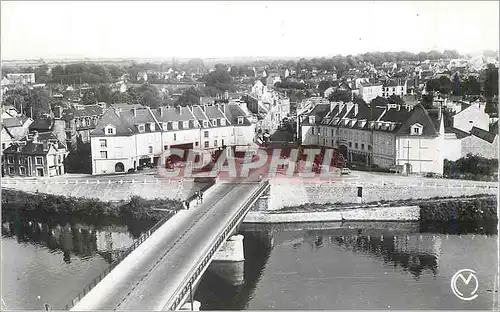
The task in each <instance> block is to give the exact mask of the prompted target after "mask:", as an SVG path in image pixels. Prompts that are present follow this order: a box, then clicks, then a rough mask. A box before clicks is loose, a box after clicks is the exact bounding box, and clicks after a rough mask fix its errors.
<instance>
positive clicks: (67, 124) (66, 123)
mask: <svg viewBox="0 0 500 312" xmlns="http://www.w3.org/2000/svg"><path fill="white" fill-rule="evenodd" d="M64 125H65V126H66V129H69V128H70V123H69V121H68V120H66V122H65V123H64Z"/></svg>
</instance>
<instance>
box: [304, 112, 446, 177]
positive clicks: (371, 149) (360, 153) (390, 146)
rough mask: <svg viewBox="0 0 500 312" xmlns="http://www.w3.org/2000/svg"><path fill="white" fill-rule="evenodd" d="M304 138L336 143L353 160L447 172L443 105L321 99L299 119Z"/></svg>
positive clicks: (317, 142)
mask: <svg viewBox="0 0 500 312" xmlns="http://www.w3.org/2000/svg"><path fill="white" fill-rule="evenodd" d="M301 132H302V135H301V137H302V144H303V145H319V146H324V147H330V148H334V149H336V150H337V151H339V152H340V153H341V154H342V155H343V156H344V158H345V159H347V160H348V161H350V162H360V163H365V164H370V163H372V164H374V165H377V166H380V167H384V168H389V167H391V166H395V165H398V166H402V168H403V170H404V171H405V172H408V173H424V172H434V173H438V174H442V173H443V156H442V145H443V140H444V124H443V118H442V114H441V111H438V112H435V114H434V112H433V113H431V112H427V111H426V110H425V109H424V108H423V107H422V106H421V105H417V106H415V107H413V109H412V110H409V108H407V107H402V106H398V105H388V106H380V107H374V108H373V110H371V109H370V107H369V105H357V104H353V103H346V104H344V103H331V104H319V105H317V106H316V107H315V108H314V109H313V110H312V111H311V112H310V113H309V114H308V115H307V116H306V118H305V120H304V121H303V122H302V125H301Z"/></svg>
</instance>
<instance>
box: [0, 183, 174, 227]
mask: <svg viewBox="0 0 500 312" xmlns="http://www.w3.org/2000/svg"><path fill="white" fill-rule="evenodd" d="M153 208H155V209H153ZM180 209H182V203H181V202H180V201H177V200H172V199H161V198H158V199H144V198H141V197H139V196H132V197H131V198H130V200H121V201H115V202H112V201H101V200H99V199H95V198H79V197H72V196H61V195H53V194H42V193H27V192H23V191H19V190H11V189H2V211H3V212H15V211H19V212H20V213H26V214H30V215H38V216H47V215H48V216H59V217H62V218H67V217H79V218H85V217H90V218H101V217H108V218H124V219H127V220H147V221H158V220H160V219H162V218H164V217H166V216H168V215H170V214H174V213H175V212H177V211H179V210H180Z"/></svg>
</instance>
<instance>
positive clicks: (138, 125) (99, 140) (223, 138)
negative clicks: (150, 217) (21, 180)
mask: <svg viewBox="0 0 500 312" xmlns="http://www.w3.org/2000/svg"><path fill="white" fill-rule="evenodd" d="M254 138H255V124H254V123H252V122H251V121H250V118H249V116H248V114H247V113H246V112H245V111H244V110H243V109H242V108H241V107H240V106H239V105H237V104H232V103H229V104H216V105H203V106H201V105H200V106H192V107H189V106H187V107H175V108H173V107H160V108H158V109H151V108H149V107H145V106H141V105H121V106H114V107H112V108H109V109H107V110H106V112H105V113H104V115H103V116H102V118H101V119H100V121H99V123H98V125H97V126H96V128H95V130H93V131H92V132H91V134H90V139H91V150H92V173H93V174H105V173H114V172H126V171H128V170H130V169H136V168H137V167H139V166H144V165H149V164H153V165H158V164H164V163H165V161H166V157H167V156H168V153H169V151H170V150H171V149H173V148H178V149H183V150H193V151H195V152H196V153H199V155H200V156H202V157H206V156H207V155H208V156H210V153H211V152H214V151H216V150H219V149H220V148H222V147H226V146H231V147H234V148H237V147H241V148H243V149H244V148H247V147H248V145H249V144H251V143H252V142H253V141H254Z"/></svg>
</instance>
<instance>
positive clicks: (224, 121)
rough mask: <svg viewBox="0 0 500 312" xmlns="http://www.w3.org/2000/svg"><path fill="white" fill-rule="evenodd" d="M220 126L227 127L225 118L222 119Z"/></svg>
mask: <svg viewBox="0 0 500 312" xmlns="http://www.w3.org/2000/svg"><path fill="white" fill-rule="evenodd" d="M220 125H221V126H225V125H226V120H225V119H224V118H221V119H220Z"/></svg>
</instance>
